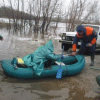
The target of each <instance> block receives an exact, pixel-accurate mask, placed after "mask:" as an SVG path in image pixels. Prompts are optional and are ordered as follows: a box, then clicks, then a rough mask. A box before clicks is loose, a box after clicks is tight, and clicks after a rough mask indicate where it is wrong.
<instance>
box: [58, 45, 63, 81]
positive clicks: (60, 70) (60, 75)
mask: <svg viewBox="0 0 100 100" xmlns="http://www.w3.org/2000/svg"><path fill="white" fill-rule="evenodd" d="M63 50H64V46H63ZM63 50H62V54H61V60H62V57H63ZM62 71H63V69H62V68H61V62H60V66H59V69H58V71H57V74H56V78H57V79H60V78H61V77H62Z"/></svg>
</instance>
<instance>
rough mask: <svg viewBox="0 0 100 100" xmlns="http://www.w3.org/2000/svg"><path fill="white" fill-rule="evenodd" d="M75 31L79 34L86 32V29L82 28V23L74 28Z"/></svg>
mask: <svg viewBox="0 0 100 100" xmlns="http://www.w3.org/2000/svg"><path fill="white" fill-rule="evenodd" d="M76 31H77V32H78V34H79V35H80V32H83V33H86V29H85V28H84V26H83V25H78V26H77V28H76Z"/></svg>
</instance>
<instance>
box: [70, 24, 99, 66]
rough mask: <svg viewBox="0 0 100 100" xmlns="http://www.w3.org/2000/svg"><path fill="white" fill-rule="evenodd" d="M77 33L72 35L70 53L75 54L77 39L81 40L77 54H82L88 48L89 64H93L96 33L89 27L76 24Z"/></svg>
mask: <svg viewBox="0 0 100 100" xmlns="http://www.w3.org/2000/svg"><path fill="white" fill-rule="evenodd" d="M76 31H77V34H76V35H75V37H74V40H73V45H72V51H73V52H72V54H71V55H76V49H77V44H78V41H79V40H81V48H80V51H79V54H84V52H85V51H86V49H88V50H89V52H90V56H91V63H90V66H94V56H95V44H96V40H97V33H96V31H95V30H94V29H93V28H91V27H84V26H82V25H78V26H77V28H76Z"/></svg>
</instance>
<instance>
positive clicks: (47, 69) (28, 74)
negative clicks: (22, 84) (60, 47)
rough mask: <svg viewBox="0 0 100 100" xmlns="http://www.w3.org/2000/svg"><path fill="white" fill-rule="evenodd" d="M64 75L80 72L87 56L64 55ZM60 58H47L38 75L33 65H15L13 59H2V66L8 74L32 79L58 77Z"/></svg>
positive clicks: (62, 65)
mask: <svg viewBox="0 0 100 100" xmlns="http://www.w3.org/2000/svg"><path fill="white" fill-rule="evenodd" d="M61 62H62V63H63V64H61V68H62V70H63V71H62V76H68V75H75V74H78V73H80V72H81V71H82V70H83V68H84V66H85V58H84V56H82V55H76V56H64V58H63V59H62V60H61ZM59 64H60V59H57V60H56V61H55V60H50V59H49V60H47V61H45V62H44V63H42V64H41V66H42V68H43V70H42V72H41V74H40V75H37V74H36V72H35V70H34V69H33V67H32V66H26V65H24V64H17V63H16V66H17V67H15V66H14V65H13V64H12V60H2V61H1V66H2V69H3V70H4V72H6V73H7V74H8V75H10V76H13V77H16V78H21V79H31V78H41V77H49V76H54V77H56V74H57V71H58V69H59V66H60V65H59Z"/></svg>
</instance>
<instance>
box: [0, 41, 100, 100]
mask: <svg viewBox="0 0 100 100" xmlns="http://www.w3.org/2000/svg"><path fill="white" fill-rule="evenodd" d="M46 42H47V40H46V41H45V42H44V43H46ZM44 43H41V42H35V43H34V42H32V41H19V40H16V39H12V41H10V40H9V39H5V40H4V41H2V42H0V60H4V59H12V58H14V57H17V56H19V57H24V56H26V55H27V54H30V53H32V52H34V51H35V50H36V49H37V48H38V47H39V46H41V45H43V44H44ZM53 43H54V53H56V54H61V53H62V49H61V44H60V43H59V41H58V40H53ZM99 52H100V51H98V52H97V53H96V57H95V66H94V67H98V68H99V67H100V53H99ZM64 53H67V54H68V53H71V52H70V50H69V51H68V52H64ZM89 64H90V57H89V56H85V68H84V69H83V70H82V72H81V73H79V74H78V75H75V76H66V77H62V78H61V79H56V77H52V78H51V77H46V78H40V79H27V80H25V79H17V78H14V77H10V76H7V75H6V74H5V73H4V72H3V70H2V68H1V67H0V100H100V95H99V94H98V93H96V92H95V91H94V90H97V89H98V88H99V86H98V84H97V83H96V79H95V78H96V76H97V75H99V74H100V71H99V70H94V69H90V66H89Z"/></svg>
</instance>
